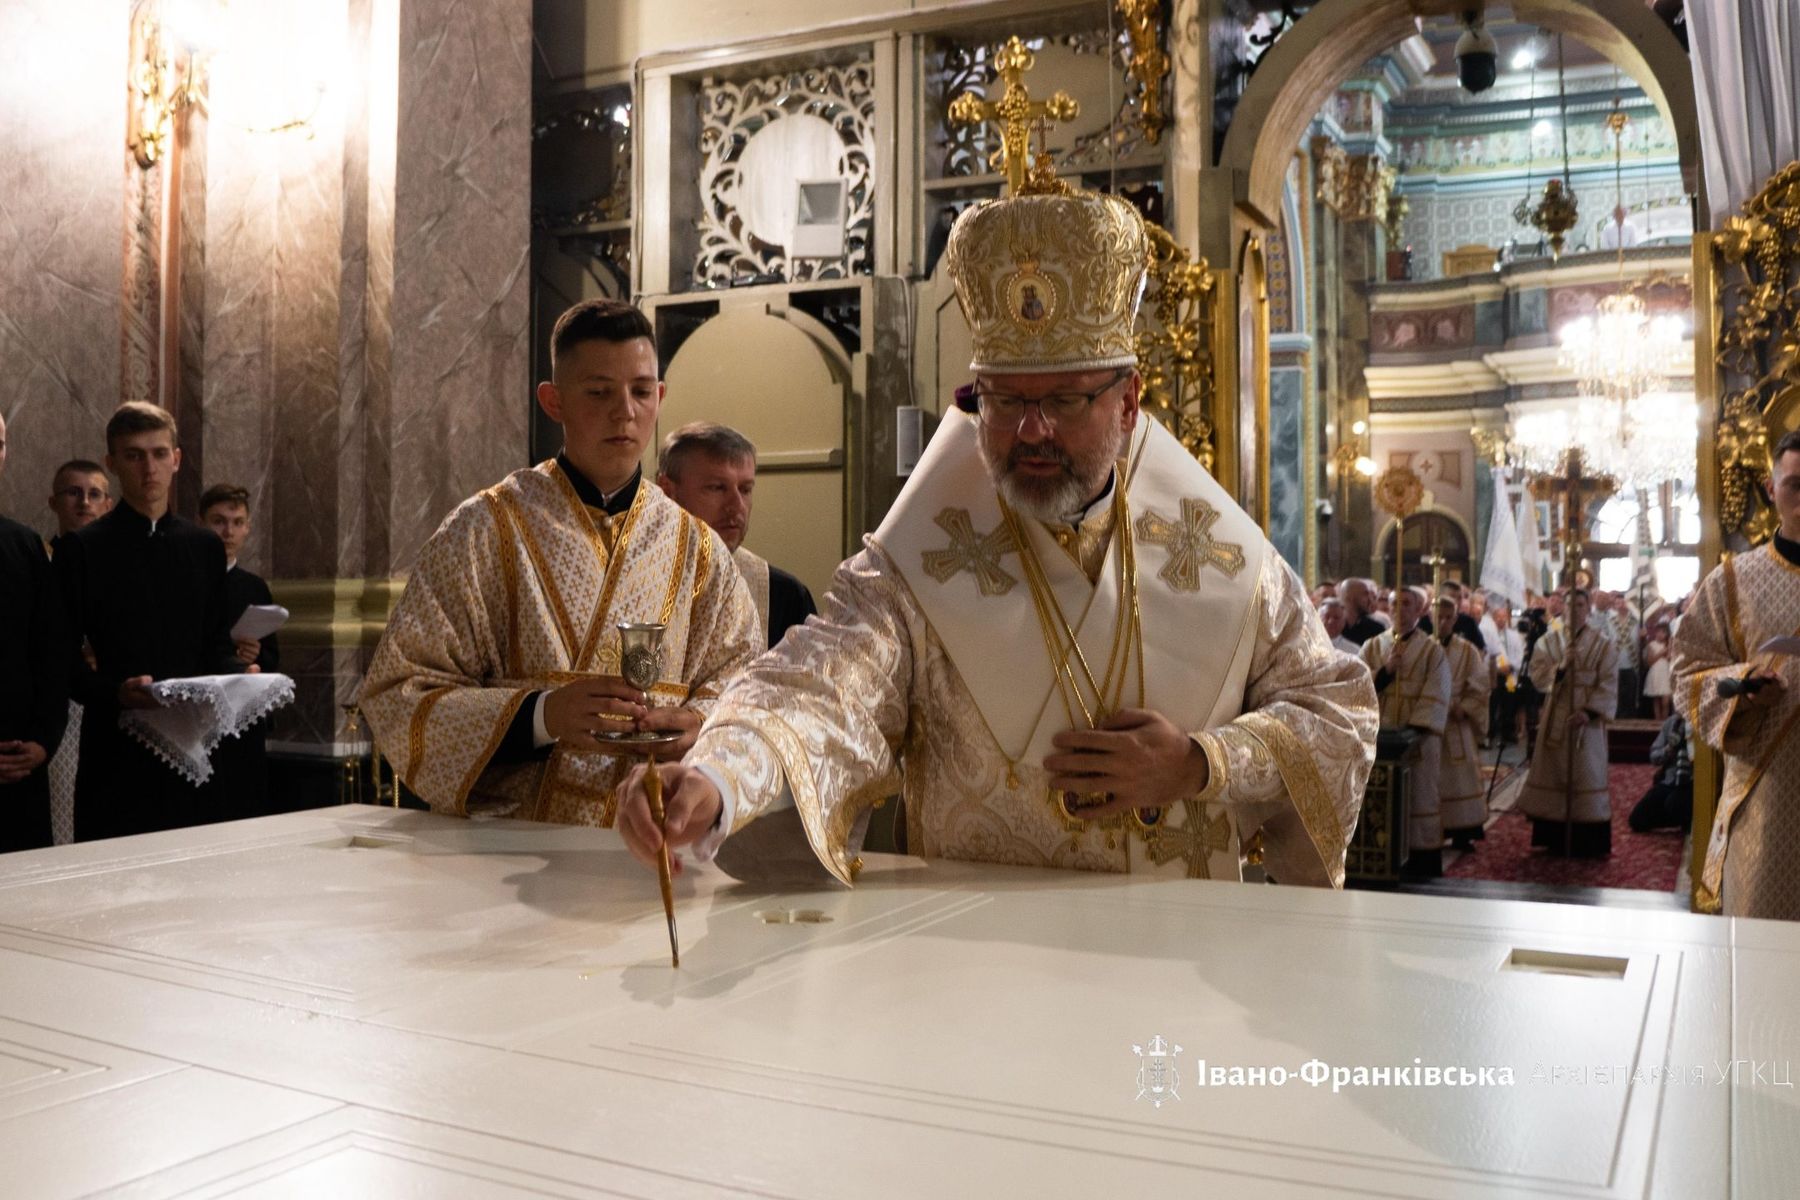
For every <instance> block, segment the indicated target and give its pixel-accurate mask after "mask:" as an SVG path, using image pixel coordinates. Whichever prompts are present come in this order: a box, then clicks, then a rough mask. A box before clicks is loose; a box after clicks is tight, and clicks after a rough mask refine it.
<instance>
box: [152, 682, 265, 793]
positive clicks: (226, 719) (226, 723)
mask: <svg viewBox="0 0 1800 1200" xmlns="http://www.w3.org/2000/svg"><path fill="white" fill-rule="evenodd" d="M150 694H151V695H153V696H155V697H156V699H157V700H158V701H159V702H160V703H161V704H162V707H161V708H128V709H126V710H125V711H124V712H122V713H120V714H119V728H120V729H123V730H124V731H125V732H126V733H129V734H130V735H131V736H132V737H134V738H136V739H137V740H138V741H140V742H142V743H143V744H144V745H145V746H147V747H149V748H150V750H151V752H152V753H154V754H155V755H156V757H158V758H160V759H162V760H163V761H164V762H166V763H168V764H169V766H170V767H172V768H173V769H174V770H175V771H176V773H177V774H179V775H180V776H181V777H182V778H183V779H185V780H187V781H188V782H189V783H191V784H194V785H195V786H199V785H200V784H203V783H205V782H206V781H207V780H208V779H211V778H212V770H213V769H212V752H213V749H214V748H215V747H217V746H218V744H219V743H220V742H221V741H223V740H225V739H226V738H228V737H237V736H238V735H239V734H241V733H243V732H244V730H246V729H248V728H249V727H250V726H252V725H254V724H256V722H258V721H260V720H262V718H264V717H266V716H268V715H269V714H270V713H272V712H274V711H275V710H276V709H278V708H280V707H281V706H282V705H284V704H287V703H289V702H290V701H292V700H293V698H294V681H293V680H292V679H289V678H288V677H287V676H286V675H276V674H268V675H264V674H257V675H197V676H194V677H193V678H190V679H164V680H162V681H160V682H157V683H153V684H151V685H150Z"/></svg>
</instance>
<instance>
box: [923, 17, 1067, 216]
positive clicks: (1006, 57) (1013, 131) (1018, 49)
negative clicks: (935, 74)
mask: <svg viewBox="0 0 1800 1200" xmlns="http://www.w3.org/2000/svg"><path fill="white" fill-rule="evenodd" d="M1036 61H1037V56H1036V55H1034V54H1032V52H1031V51H1029V50H1027V49H1026V48H1025V43H1024V42H1021V41H1020V40H1019V39H1018V38H1016V37H1014V38H1008V39H1007V41H1006V45H1004V46H1002V47H1001V48H1000V52H999V53H998V54H996V55H995V56H994V70H995V73H996V74H998V75H999V77H1000V81H1001V82H1002V83H1004V84H1005V85H1006V87H1005V89H1004V90H1003V91H1002V92H1001V93H1000V99H998V100H983V99H982V98H981V97H979V96H977V95H976V94H975V93H974V92H964V93H963V94H962V95H960V96H958V97H957V98H956V99H954V100H952V101H951V102H950V120H951V122H952V123H954V124H957V125H980V124H982V123H984V122H988V121H992V122H994V123H995V124H997V125H999V126H1000V154H1001V157H1002V159H1003V160H1004V161H1003V163H1002V169H1003V170H1005V172H1006V190H1007V191H1008V192H1010V193H1012V194H1013V195H1015V196H1017V195H1020V194H1022V193H1023V192H1024V191H1025V190H1026V188H1025V185H1026V182H1027V180H1028V179H1030V178H1031V175H1032V170H1031V148H1030V139H1031V130H1032V127H1033V126H1034V125H1035V126H1037V127H1038V128H1039V129H1040V130H1041V129H1042V128H1043V124H1044V122H1045V121H1073V120H1074V119H1075V118H1076V116H1077V115H1079V114H1080V112H1081V106H1080V105H1079V104H1077V103H1076V101H1075V98H1074V97H1073V96H1071V95H1069V93H1067V92H1065V91H1062V90H1061V89H1058V90H1057V91H1055V92H1052V93H1051V94H1050V98H1049V99H1048V100H1033V99H1032V98H1031V92H1030V91H1028V90H1027V89H1026V87H1025V72H1027V71H1029V70H1031V68H1032V65H1033V64H1034V63H1035V62H1036ZM1034 182H1035V181H1034Z"/></svg>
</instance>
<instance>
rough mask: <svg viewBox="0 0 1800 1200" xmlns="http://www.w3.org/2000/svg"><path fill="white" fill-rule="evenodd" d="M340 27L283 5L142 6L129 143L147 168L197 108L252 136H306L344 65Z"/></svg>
mask: <svg viewBox="0 0 1800 1200" xmlns="http://www.w3.org/2000/svg"><path fill="white" fill-rule="evenodd" d="M342 42H343V29H342V22H341V21H335V22H334V21H333V20H332V19H330V18H329V17H327V16H324V15H322V14H320V13H318V12H317V11H315V10H313V9H312V8H311V7H310V6H307V5H300V4H291V3H286V2H284V0H140V2H139V4H138V5H137V11H136V15H135V16H134V17H133V18H132V22H131V77H130V97H131V101H130V105H129V113H128V116H127V119H126V121H127V124H126V140H127V144H128V145H129V146H130V148H131V152H132V155H133V156H134V157H135V158H136V159H137V162H138V165H139V166H140V167H143V168H144V169H146V170H148V169H149V168H151V167H153V166H155V165H156V164H157V163H158V162H159V161H160V160H161V159H162V158H163V157H164V156H165V155H166V154H167V153H168V151H169V148H170V146H171V145H172V139H173V138H174V137H175V135H176V130H177V122H179V121H180V120H181V118H182V115H183V114H184V113H186V112H187V111H188V110H189V109H199V110H200V111H201V112H203V113H206V114H207V116H208V117H210V118H212V119H213V120H222V121H223V122H224V123H226V124H229V125H231V126H233V127H235V128H239V129H242V130H244V131H246V132H249V133H282V132H287V131H290V130H305V131H306V132H307V133H308V134H309V135H310V133H311V130H312V122H313V118H314V116H316V115H317V113H318V110H319V107H320V103H321V101H322V100H323V98H324V96H325V93H326V91H327V89H328V87H329V84H330V81H331V75H332V73H333V72H334V70H335V69H336V65H337V62H338V60H339V59H341V57H342Z"/></svg>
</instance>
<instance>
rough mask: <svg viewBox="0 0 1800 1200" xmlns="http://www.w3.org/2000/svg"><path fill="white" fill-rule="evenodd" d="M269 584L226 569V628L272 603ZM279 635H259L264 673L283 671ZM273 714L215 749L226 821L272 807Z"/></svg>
mask: <svg viewBox="0 0 1800 1200" xmlns="http://www.w3.org/2000/svg"><path fill="white" fill-rule="evenodd" d="M274 602H275V598H274V597H273V596H271V595H270V594H269V585H268V584H266V583H264V582H263V579H262V576H260V575H256V574H253V573H251V572H249V571H246V570H244V568H242V567H240V566H236V565H234V566H232V567H231V568H230V569H229V570H227V571H226V572H225V628H226V629H228V630H229V629H230V628H231V627H232V626H233V625H236V624H237V623H238V618H239V617H242V616H243V615H244V610H245V609H247V608H249V607H250V606H251V605H252V604H273V603H274ZM279 638H280V635H279V634H273V633H271V634H270V635H269V636H268V637H266V638H263V639H262V649H261V651H260V652H259V653H258V654H257V656H256V665H257V666H259V667H261V668H262V669H263V672H264V673H265V674H267V673H269V672H273V671H279V670H281V645H280V641H279ZM272 720H273V718H272V717H264V718H263V719H262V720H260V721H258V722H257V723H256V724H254V725H252V726H250V728H248V729H246V730H244V732H243V733H241V734H239V735H238V736H237V737H234V738H226V739H225V740H224V741H222V742H220V743H219V745H218V748H217V749H216V750H214V751H213V756H212V764H213V770H214V772H216V775H215V778H216V779H217V781H218V788H219V792H220V803H221V805H222V807H223V810H224V816H225V818H226V819H227V820H238V819H241V818H244V817H262V816H267V815H268V814H269V813H271V812H273V811H274V809H272V808H271V807H270V805H269V764H268V744H267V739H268V733H269V724H270V722H271V721H272Z"/></svg>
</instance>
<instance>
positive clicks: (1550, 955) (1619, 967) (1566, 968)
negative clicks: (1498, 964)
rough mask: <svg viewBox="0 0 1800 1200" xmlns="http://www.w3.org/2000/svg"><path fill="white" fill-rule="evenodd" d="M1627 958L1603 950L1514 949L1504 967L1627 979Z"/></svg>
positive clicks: (1629, 961) (1537, 972)
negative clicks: (1566, 952) (1602, 951)
mask: <svg viewBox="0 0 1800 1200" xmlns="http://www.w3.org/2000/svg"><path fill="white" fill-rule="evenodd" d="M1630 963H1631V960H1630V959H1627V958H1608V957H1606V956H1604V955H1599V954H1559V953H1557V952H1556V951H1553V950H1519V949H1515V950H1513V952H1512V954H1511V955H1509V956H1508V957H1507V960H1506V963H1505V966H1504V967H1502V970H1507V971H1531V972H1534V973H1536V974H1539V975H1580V976H1582V977H1584V978H1587V979H1623V978H1625V968H1626V967H1627V966H1629V965H1630Z"/></svg>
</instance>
